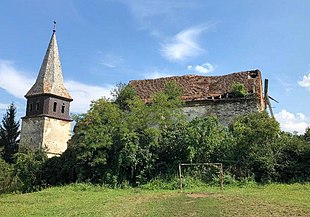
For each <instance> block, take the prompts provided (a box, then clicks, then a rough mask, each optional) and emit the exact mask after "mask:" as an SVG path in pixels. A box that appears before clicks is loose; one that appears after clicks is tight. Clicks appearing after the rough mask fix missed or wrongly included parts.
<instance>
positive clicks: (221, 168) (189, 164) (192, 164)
mask: <svg viewBox="0 0 310 217" xmlns="http://www.w3.org/2000/svg"><path fill="white" fill-rule="evenodd" d="M182 166H212V167H215V168H217V169H218V170H219V177H220V186H221V189H222V190H223V188H224V175H223V164H222V163H180V164H179V176H180V190H181V192H182V191H183V176H182Z"/></svg>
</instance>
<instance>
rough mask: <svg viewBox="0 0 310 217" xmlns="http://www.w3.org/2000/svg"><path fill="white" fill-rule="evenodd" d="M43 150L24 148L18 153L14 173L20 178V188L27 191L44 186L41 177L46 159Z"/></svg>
mask: <svg viewBox="0 0 310 217" xmlns="http://www.w3.org/2000/svg"><path fill="white" fill-rule="evenodd" d="M46 158H47V157H46V155H45V153H44V152H43V151H36V152H33V151H31V150H27V149H25V150H22V151H20V152H19V153H17V154H16V163H15V164H14V175H15V176H16V177H17V178H18V181H19V187H18V190H19V191H21V192H23V193H25V192H31V191H35V190H39V189H41V187H43V186H44V183H42V179H41V171H42V167H43V163H44V161H45V160H46Z"/></svg>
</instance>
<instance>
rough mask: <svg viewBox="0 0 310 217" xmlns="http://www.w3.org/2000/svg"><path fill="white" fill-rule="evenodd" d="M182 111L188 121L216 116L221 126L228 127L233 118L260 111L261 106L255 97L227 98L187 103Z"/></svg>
mask: <svg viewBox="0 0 310 217" xmlns="http://www.w3.org/2000/svg"><path fill="white" fill-rule="evenodd" d="M183 110H184V113H185V115H186V116H187V118H188V120H192V119H194V118H195V117H205V116H216V117H217V118H218V119H219V122H220V123H221V124H223V125H224V126H228V125H229V123H230V122H231V121H232V119H233V118H234V117H235V116H238V115H245V114H248V113H251V112H257V111H261V105H260V102H259V100H258V99H257V97H244V98H228V99H217V100H205V101H202V102H199V103H196V102H194V103H187V104H186V105H185V107H184V108H183Z"/></svg>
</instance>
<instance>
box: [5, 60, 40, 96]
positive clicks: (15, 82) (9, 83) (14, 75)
mask: <svg viewBox="0 0 310 217" xmlns="http://www.w3.org/2000/svg"><path fill="white" fill-rule="evenodd" d="M34 81H35V79H33V78H29V77H27V76H26V73H25V72H23V71H20V70H18V69H16V68H15V66H14V65H13V63H12V62H11V61H4V60H0V88H2V89H4V90H5V91H6V92H8V93H10V94H12V95H13V96H15V97H17V98H20V99H23V98H24V95H25V94H26V93H27V91H28V90H29V89H30V87H31V85H32V84H33V83H34Z"/></svg>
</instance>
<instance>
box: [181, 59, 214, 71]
mask: <svg viewBox="0 0 310 217" xmlns="http://www.w3.org/2000/svg"><path fill="white" fill-rule="evenodd" d="M187 69H188V70H190V71H196V72H198V73H203V74H207V73H210V72H213V71H214V66H213V65H212V64H211V63H208V62H206V63H203V64H202V65H196V66H192V65H189V66H187Z"/></svg>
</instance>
